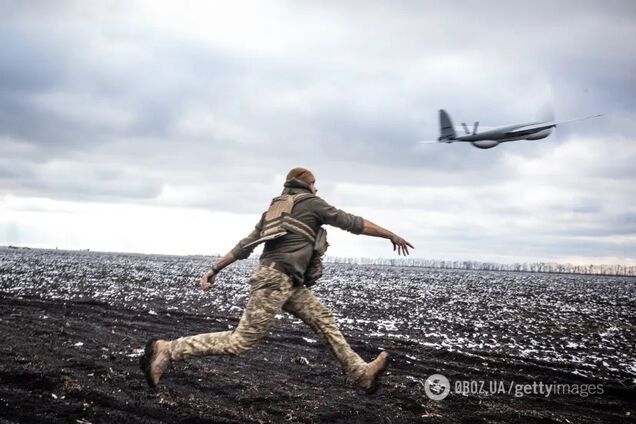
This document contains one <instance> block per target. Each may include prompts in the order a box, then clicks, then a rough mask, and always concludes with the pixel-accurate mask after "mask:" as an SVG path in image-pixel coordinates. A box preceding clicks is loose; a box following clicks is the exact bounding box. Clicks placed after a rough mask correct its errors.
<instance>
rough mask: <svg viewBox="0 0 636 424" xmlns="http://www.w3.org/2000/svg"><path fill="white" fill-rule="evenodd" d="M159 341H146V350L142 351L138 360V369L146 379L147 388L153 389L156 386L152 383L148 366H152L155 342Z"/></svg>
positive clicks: (155, 339) (153, 339) (154, 339)
mask: <svg viewBox="0 0 636 424" xmlns="http://www.w3.org/2000/svg"><path fill="white" fill-rule="evenodd" d="M157 340H159V339H158V338H156V337H155V338H152V339H150V340H148V343H146V348H145V349H144V354H143V355H142V356H141V357H140V358H139V368H141V370H142V371H143V373H144V376H145V377H146V383H148V387H150V388H151V389H154V388H155V387H157V385H156V384H155V383H154V382H153V381H152V376H151V375H150V365H151V364H152V360H153V359H154V356H155V354H154V351H155V342H156V341H157Z"/></svg>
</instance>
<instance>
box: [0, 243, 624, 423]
mask: <svg viewBox="0 0 636 424" xmlns="http://www.w3.org/2000/svg"><path fill="white" fill-rule="evenodd" d="M210 263H211V259H210V258H208V257H176V256H156V255H130V254H107V253H93V252H64V251H44V250H26V249H19V250H16V249H6V248H0V296H2V298H3V299H2V302H1V303H0V306H1V307H2V309H0V318H1V321H0V328H2V331H3V334H5V339H8V340H10V342H9V343H5V345H4V347H3V348H2V350H1V354H2V356H1V357H0V359H1V360H2V365H0V401H3V402H4V403H5V408H3V411H4V412H0V417H4V418H6V419H9V420H15V421H18V422H22V421H24V419H25V417H29V418H36V419H35V420H36V421H37V420H44V421H47V419H45V418H47V417H48V418H50V419H51V420H53V421H57V420H59V421H64V420H65V419H64V418H63V417H68V416H72V417H75V419H77V420H82V419H86V420H88V421H91V422H94V421H95V422H101V421H103V420H107V418H108V417H110V419H112V417H113V416H117V417H119V419H123V418H126V417H128V418H130V419H131V420H132V421H148V422H153V421H168V422H170V421H179V420H188V419H194V420H195V421H196V420H206V419H209V420H212V421H214V420H216V421H223V420H226V421H227V422H240V421H243V422H245V421H254V422H258V421H261V422H268V421H279V420H280V421H285V420H288V421H292V422H293V421H299V422H315V421H334V420H335V421H338V420H343V422H347V421H348V422H350V421H356V420H358V419H359V420H366V421H369V420H371V421H373V420H376V422H409V421H426V422H453V421H464V420H469V419H474V420H477V421H479V420H482V421H483V422H509V421H510V420H511V419H512V420H516V419H518V418H524V417H525V419H527V420H534V421H548V422H549V421H552V422H598V421H599V419H600V420H601V421H613V420H616V421H622V420H630V419H633V416H632V413H633V408H632V406H631V404H630V403H629V402H628V401H627V398H631V397H632V396H633V395H634V393H635V389H634V387H635V385H636V348H635V346H636V300H635V295H636V279H634V278H621V277H592V276H578V275H556V274H523V273H506V272H484V271H450V270H430V269H422V268H391V267H374V266H355V265H344V264H330V265H328V266H327V272H326V274H325V276H324V277H323V280H322V281H321V282H320V283H319V284H318V285H317V286H316V287H315V288H314V291H315V293H316V294H317V295H318V297H319V298H321V299H322V300H323V301H324V303H326V304H327V305H328V306H329V307H330V308H331V309H332V311H333V312H334V313H335V315H336V316H337V319H338V322H339V323H340V325H341V328H342V329H343V332H344V333H345V334H346V335H347V336H348V337H349V338H350V340H351V342H352V345H353V346H354V347H355V348H356V350H359V351H361V353H362V354H363V356H365V357H367V358H371V357H372V356H374V355H375V354H377V352H378V349H380V348H381V349H386V350H388V351H390V352H391V353H392V354H393V355H392V358H393V359H392V366H391V369H392V373H391V374H388V375H387V376H386V379H385V380H386V381H385V384H384V386H385V387H384V389H385V390H383V391H382V392H380V393H379V394H377V395H376V396H375V397H372V398H369V397H367V396H364V395H359V394H356V393H355V392H351V390H349V389H347V388H345V387H344V386H343V385H342V380H343V379H342V377H341V376H340V375H339V373H338V371H337V367H336V364H335V363H334V361H333V360H332V359H331V358H330V357H329V356H328V353H327V351H326V349H324V348H323V347H322V345H321V342H320V341H319V340H316V338H315V337H314V335H313V334H311V333H310V332H309V331H308V330H307V329H305V328H304V327H303V325H302V324H301V323H300V322H297V321H296V320H294V319H293V318H291V317H288V316H286V315H281V316H280V317H279V318H280V319H279V321H278V325H277V326H276V328H275V329H273V331H272V334H271V336H270V338H268V340H267V341H265V342H264V343H263V345H262V346H259V348H257V349H256V350H255V351H254V352H251V353H250V354H248V356H247V357H245V358H222V359H219V358H214V359H212V360H209V359H204V360H200V361H194V362H192V363H188V364H178V365H175V367H174V369H173V370H171V371H170V372H169V374H167V376H166V379H165V381H164V386H162V388H161V389H160V391H159V392H158V393H153V394H152V395H148V394H147V393H148V391H147V390H146V389H145V388H144V387H143V384H142V383H143V382H142V381H141V377H140V375H138V373H137V371H136V369H135V366H134V365H135V361H136V356H137V355H138V354H139V351H138V349H139V347H141V345H142V344H143V342H144V340H145V339H147V338H148V337H150V336H154V335H157V336H164V337H176V336H179V335H185V334H190V333H197V332H202V331H212V330H214V331H216V330H222V329H227V328H232V327H233V326H235V325H236V321H237V319H238V318H239V317H240V313H241V310H242V308H243V306H244V304H245V302H246V298H247V284H246V280H247V277H248V275H249V273H250V272H251V271H252V270H253V269H254V267H255V266H256V262H255V261H243V262H239V263H236V264H234V265H233V266H232V268H230V269H229V270H227V271H226V272H224V273H223V274H222V275H221V276H220V277H219V279H218V281H217V285H216V287H215V288H213V289H212V290H210V291H208V292H205V293H204V292H201V291H200V290H199V289H198V288H197V283H198V279H199V277H200V275H201V274H202V272H203V271H205V270H206V269H207V268H208V266H209V265H210ZM76 327H77V328H76ZM42 337H44V338H45V340H44V343H43V341H42V340H39V341H40V344H41V345H42V344H43V345H46V346H49V347H48V348H47V349H48V350H44V351H38V350H37V346H38V343H37V342H38V340H34V338H42ZM47 352H49V353H48V354H47ZM52 352H55V353H52ZM93 357H94V358H93ZM91 358H93V359H91ZM66 363H70V364H71V365H72V364H74V363H80V364H81V365H80V366H77V367H73V366H68V367H66V366H65V365H68V364H66ZM55 364H57V366H55ZM76 365H77V364H76ZM263 365H265V366H264V367H263ZM211 367H212V370H211ZM246 368H247V370H246ZM56 369H57V370H58V371H57V373H56V371H55V370H56ZM263 369H269V374H267V373H265V374H264V373H263ZM60 370H62V371H60ZM100 372H105V381H104V382H103V384H102V382H99V384H98V382H97V381H96V378H95V377H94V376H95V375H96V373H98V374H99V373H100ZM210 373H212V374H213V375H216V376H217V377H219V376H220V377H219V380H217V381H206V380H203V381H206V382H205V383H202V379H201V377H203V378H204V379H205V378H207V376H208V374H210ZM434 373H441V374H444V375H446V376H448V377H449V378H450V379H451V380H453V379H456V380H458V379H459V380H470V379H481V380H497V381H499V380H502V381H505V382H513V381H519V382H533V381H537V380H540V381H543V382H544V383H551V382H558V383H569V384H575V383H577V384H583V383H595V384H603V385H604V386H605V387H606V388H607V390H606V391H605V393H604V394H603V395H600V396H595V397H594V396H590V397H587V398H580V397H576V396H574V397H573V396H572V395H570V396H561V397H552V398H545V397H542V396H528V397H524V398H517V397H515V396H510V395H508V396H506V395H503V394H496V395H493V394H469V395H467V396H463V395H459V394H455V393H451V395H450V396H449V397H448V398H447V399H445V400H443V401H439V402H436V401H431V400H427V398H426V396H425V394H424V391H423V387H422V386H423V381H424V380H426V377H427V376H428V375H431V374H434ZM90 374H92V375H93V377H91V376H90ZM199 374H201V375H199ZM197 376H198V377H197ZM109 378H110V379H109ZM29 379H31V380H32V381H31V382H29ZM38 379H40V380H43V381H44V383H43V386H44V387H46V388H45V389H43V390H41V388H39V387H38V384H37V381H39V380H38ZM23 380H25V381H26V382H25V381H23ZM68 381H72V382H74V383H77V385H78V386H79V387H81V388H84V389H77V390H75V391H73V390H69V389H68V387H66V386H68V385H69V384H70V383H68ZM283 382H284V383H286V384H282V383H283ZM290 382H293V383H290ZM189 384H190V385H189ZM202 384H203V386H204V387H199V386H201V385H202ZM192 385H194V386H195V387H192ZM88 387H91V388H92V389H91V390H92V391H91V390H88V389H87V388H88ZM175 387H178V388H180V390H177V393H175V392H174V390H175ZM196 387H199V389H198V390H195V389H196ZM186 388H187V389H186ZM117 390H119V391H117ZM122 390H124V392H125V395H124V394H122ZM325 390H327V393H326V392H325ZM56 391H57V394H56V393H55V392H56ZM113 391H114V392H113ZM316 391H319V392H320V394H317V392H316ZM91 393H92V394H91ZM96 393H97V394H96ZM99 393H102V395H103V396H105V398H106V399H110V400H109V401H107V402H106V404H103V402H102V404H100V403H99V400H98V398H99V397H100V395H98V394H99ZM113 393H116V394H117V395H114V394H113ZM266 393H267V394H269V395H271V396H272V397H271V398H267V396H269V395H266ZM53 395H54V396H56V397H57V399H55V398H53V397H52V396H53ZM62 396H63V397H64V399H60V398H61V397H62ZM86 396H88V398H87V397H86ZM144 396H145V397H144ZM153 396H154V397H153ZM205 396H207V397H210V396H212V397H214V398H215V399H216V401H217V402H219V403H218V404H215V405H213V406H211V405H206V403H205V401H204V400H203V398H204V397H205ZM219 397H220V398H221V400H220V401H219ZM263 397H264V398H266V399H268V400H267V402H263V401H262V400H263V399H262V398H263ZM36 398H37V399H39V402H38V401H36V400H35V399H36ZM43 398H45V399H46V401H45V402H44V403H42V401H41V399H43ZM283 398H284V399H283ZM87 399H88V400H87ZM166 399H169V400H166ZM241 399H244V401H241ZM250 399H251V401H248V400H250ZM258 399H261V401H259V400H258ZM343 400H344V402H343ZM21 402H22V404H21ZM73 402H75V403H73ZM162 402H163V403H162ZM165 402H168V403H170V402H172V403H173V404H174V405H171V404H168V405H166V404H165ZM303 402H304V403H303ZM48 404H51V405H52V406H51V407H50V408H48V407H47V408H48V409H47V408H45V410H46V411H48V412H46V411H45V412H43V411H42V408H44V406H43V405H48ZM66 404H68V405H70V406H68V405H67V406H68V408H63V407H62V406H63V405H66ZM75 404H77V405H81V407H80V406H77V405H76V406H77V408H75V409H74V408H73V407H72V406H73V405H75ZM84 404H88V406H87V407H84ZM96 404H97V406H95V405H96ZM28 405H31V406H28ZM33 405H35V406H33ZM55 405H57V406H58V407H59V408H57V409H56V407H55ZM126 405H137V406H138V408H137V409H135V408H133V407H132V406H131V407H127V406H126ZM232 405H234V406H235V408H233V407H232ZM25 406H28V407H30V408H31V409H30V410H24V407H25ZM308 406H310V407H308ZM163 408H167V409H166V411H164V410H163ZM175 408H176V412H174V413H173V415H170V413H169V412H168V411H169V410H174V409H175ZM210 408H212V409H210ZM236 408H238V410H237V409H236ZM18 410H22V412H17V411H18ZM149 411H150V412H149ZM152 411H154V412H152ZM29 414H30V415H29ZM69 414H70V415H69ZM113 414H115V415H113ZM118 414H119V415H118ZM122 417H123V418H122ZM131 417H132V418H131ZM370 417H373V418H372V419H371V418H370ZM515 417H516V418H515ZM522 421H523V419H522Z"/></svg>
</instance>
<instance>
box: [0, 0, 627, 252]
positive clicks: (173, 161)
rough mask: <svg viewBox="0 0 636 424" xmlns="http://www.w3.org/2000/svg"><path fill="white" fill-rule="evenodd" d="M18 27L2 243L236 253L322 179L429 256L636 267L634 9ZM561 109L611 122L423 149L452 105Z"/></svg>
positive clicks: (1, 84)
mask: <svg viewBox="0 0 636 424" xmlns="http://www.w3.org/2000/svg"><path fill="white" fill-rule="evenodd" d="M0 10H1V11H2V12H1V13H0V245H8V244H12V245H20V246H32V247H51V248H54V247H59V248H66V249H84V248H90V249H91V250H109V251H129V252H146V253H176V254H213V253H225V252H227V251H228V250H229V249H230V248H231V247H233V246H234V244H235V243H236V242H237V241H238V240H239V239H240V238H242V237H243V236H245V235H247V234H248V233H249V232H250V231H251V229H252V228H253V226H254V224H255V223H256V221H257V220H258V218H259V216H260V213H261V212H262V211H263V210H264V209H266V208H267V206H268V203H269V200H270V199H271V198H272V197H273V196H275V195H277V194H278V193H279V192H280V189H281V187H282V183H283V181H284V176H285V174H286V173H287V171H288V170H289V169H290V168H292V167H295V166H304V167H308V168H310V169H311V170H312V171H313V172H314V173H315V175H316V177H317V187H318V190H319V193H318V194H319V195H320V196H322V197H323V198H324V199H325V200H326V201H328V202H329V203H331V204H333V205H335V206H336V207H338V208H341V209H344V210H346V211H348V212H351V213H355V214H359V215H362V216H364V217H365V218H367V219H370V220H372V221H374V222H376V223H378V224H380V225H382V226H385V227H387V228H389V229H391V230H393V231H395V232H396V233H398V234H400V235H402V236H403V237H405V238H406V239H408V240H409V241H410V242H411V243H412V244H414V245H415V246H416V249H415V251H414V252H413V255H414V256H415V257H422V258H437V259H473V260H482V261H498V262H515V261H544V260H547V261H563V262H573V263H623V264H632V265H633V264H636V200H635V199H636V166H635V165H636V137H635V136H634V134H635V133H636V43H635V42H634V41H635V40H636V2H634V1H632V0H626V1H609V2H608V1H606V2H598V1H571V2H568V1H559V2H553V1H534V2H527V1H524V2H510V1H505V2H504V1H500V2H495V1H493V2H482V1H474V2H472V1H465V2H459V1H454V2H432V1H431V2H429V1H421V2H415V1H402V2H400V1H382V2H380V1H376V2H373V1H359V2H356V1H349V2H335V1H334V2H325V1H289V2H285V1H271V2H268V1H254V2H245V1H232V2H229V1H227V2H208V1H201V2H196V1H181V2H175V1H171V2H167V1H166V2H162V1H156V0H152V1H99V2H97V1H95V2H87V1H68V2H60V1H48V0H47V1H24V2H23V1H0ZM548 103H549V104H552V107H553V109H554V112H555V115H556V118H557V120H559V119H562V120H566V119H571V118H576V117H581V116H587V115H593V114H598V113H602V114H603V117H602V118H597V119H592V120H587V121H582V122H579V123H575V124H570V125H567V126H566V125H564V126H562V127H559V128H558V129H557V134H556V137H555V136H554V135H553V136H550V137H549V138H547V139H544V140H539V141H524V142H514V143H507V144H504V145H501V146H498V147H496V148H494V149H489V150H480V149H476V148H474V147H472V146H470V145H468V144H464V143H455V144H438V145H421V144H420V145H418V144H417V143H416V142H417V141H418V140H427V139H435V138H436V137H437V135H438V131H439V130H438V122H437V110H438V109H440V108H445V109H447V110H448V111H449V113H450V114H451V116H452V118H453V119H454V121H455V124H459V123H461V122H463V121H466V122H468V123H469V124H470V123H472V122H473V121H475V120H479V121H480V122H481V124H482V125H484V126H497V125H505V124H510V123H523V122H532V121H533V120H535V118H537V116H538V113H539V111H540V110H541V109H542V108H544V106H545V105H546V104H548ZM329 237H330V241H331V247H330V251H329V254H331V255H335V256H354V257H357V256H368V257H391V256H392V255H393V252H392V250H391V246H390V243H389V242H388V241H385V240H380V239H371V238H366V237H362V236H354V235H352V234H348V233H345V232H343V231H341V230H339V229H332V230H330V231H329Z"/></svg>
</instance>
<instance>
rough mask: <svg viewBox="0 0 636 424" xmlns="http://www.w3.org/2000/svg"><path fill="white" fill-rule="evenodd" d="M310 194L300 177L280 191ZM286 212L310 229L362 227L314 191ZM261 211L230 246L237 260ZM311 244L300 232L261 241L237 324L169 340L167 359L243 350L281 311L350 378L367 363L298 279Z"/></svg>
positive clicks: (259, 231) (258, 232)
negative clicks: (327, 350) (314, 338)
mask: <svg viewBox="0 0 636 424" xmlns="http://www.w3.org/2000/svg"><path fill="white" fill-rule="evenodd" d="M302 193H311V191H310V188H309V185H308V184H307V183H305V182H304V181H301V180H298V179H292V180H291V181H288V182H286V183H285V189H284V191H283V194H291V195H296V194H302ZM291 216H293V217H294V218H295V219H297V220H299V221H301V222H302V223H303V224H304V225H306V226H307V227H309V228H311V229H312V230H313V231H314V232H315V231H317V230H318V228H320V226H322V225H324V224H327V225H334V226H337V227H339V228H342V229H344V230H347V231H349V232H352V233H354V234H360V233H361V232H362V229H363V219H362V218H361V217H359V216H355V215H351V214H348V213H346V212H343V211H341V210H339V209H336V208H334V207H333V206H331V205H329V204H328V203H326V202H325V201H324V200H322V199H321V198H319V197H317V196H307V198H306V199H304V200H303V201H302V202H299V203H298V204H296V205H294V207H293V209H292V212H291ZM264 218H265V213H264V214H263V216H262V217H261V220H260V221H259V223H258V224H257V225H256V227H255V229H254V231H253V232H252V233H251V234H250V235H249V236H247V237H246V238H244V239H243V240H241V241H240V242H239V243H238V244H237V245H236V247H235V248H234V249H232V253H233V255H234V256H235V257H236V258H237V259H244V258H247V257H248V256H249V255H250V253H251V252H252V250H253V249H254V248H255V246H254V244H253V242H254V241H255V240H257V239H258V238H259V237H260V236H261V234H262V230H263V224H264ZM312 253H313V246H312V245H311V244H309V243H307V240H306V239H305V238H303V237H302V236H301V235H298V234H295V233H289V234H287V235H285V236H284V237H280V238H277V239H274V240H269V241H267V242H266V243H265V247H264V249H263V254H262V255H261V257H260V266H259V267H258V269H257V270H256V271H255V272H254V273H253V274H252V276H251V277H250V280H249V284H250V297H249V301H248V304H247V306H246V308H245V311H244V312H243V315H242V317H241V320H240V322H239V324H238V326H237V327H236V328H235V329H234V330H232V331H221V332H215V333H207V334H199V335H196V336H189V337H182V338H179V339H176V340H173V341H171V342H170V359H172V360H180V359H184V358H188V357H193V356H204V355H222V354H230V355H239V354H242V353H245V352H247V351H248V350H250V349H251V348H252V347H254V346H255V345H256V343H257V342H258V341H259V340H260V339H261V338H262V337H263V336H264V335H265V334H266V333H267V331H268V330H269V327H270V325H271V323H272V321H273V320H274V317H275V316H276V314H278V313H279V312H280V311H281V310H283V311H286V312H289V313H290V314H292V315H294V316H296V317H298V318H300V319H301V320H302V321H303V322H304V323H305V324H307V325H308V326H309V327H310V328H311V329H312V330H313V331H315V332H316V333H317V334H318V335H319V336H320V337H321V338H322V339H323V341H325V342H326V344H327V346H329V348H330V350H331V351H332V352H333V354H334V355H335V356H336V358H337V359H338V360H339V361H340V363H341V364H342V366H343V371H344V372H345V373H346V374H347V375H348V376H349V377H351V378H353V379H355V378H356V376H358V375H361V374H362V373H364V372H365V369H366V367H367V363H366V362H365V361H364V360H363V359H362V358H360V356H359V355H358V354H356V353H355V352H354V351H353V350H352V349H351V347H350V346H349V344H348V343H347V341H346V340H345V338H344V336H343V335H342V333H341V332H340V330H339V329H338V325H337V324H336V321H335V319H334V317H333V315H332V314H331V312H330V311H329V310H328V309H327V308H326V307H325V306H324V305H323V304H322V303H321V302H320V301H319V300H318V298H316V296H314V294H313V293H312V292H311V291H310V290H309V289H308V288H307V287H306V286H305V285H304V284H303V276H304V273H305V270H306V268H307V266H308V264H309V262H310V260H311V257H312Z"/></svg>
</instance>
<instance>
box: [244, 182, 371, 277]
mask: <svg viewBox="0 0 636 424" xmlns="http://www.w3.org/2000/svg"><path fill="white" fill-rule="evenodd" d="M299 193H311V190H310V188H309V185H308V184H306V183H305V182H303V181H300V180H298V179H293V180H291V181H289V182H287V183H285V189H284V190H283V193H282V194H299ZM264 216H265V213H263V215H262V216H261V219H260V221H259V222H258V223H257V224H256V227H255V228H254V231H252V232H251V233H250V235H248V236H247V237H245V238H244V239H243V240H241V241H240V242H238V244H237V245H236V246H235V247H234V249H232V254H233V255H234V257H235V258H236V259H245V258H247V257H248V256H249V255H250V254H251V253H252V251H253V250H254V248H255V247H256V246H249V247H245V246H246V245H248V244H250V243H252V242H253V241H255V240H257V239H259V238H260V233H261V228H262V225H263V218H264ZM291 216H292V217H293V218H296V219H298V220H300V221H302V222H303V223H304V224H306V225H308V226H310V227H311V229H312V230H314V232H316V231H318V228H320V226H322V225H325V224H326V225H333V226H334V227H338V228H342V229H343V230H346V231H349V232H351V233H353V234H360V233H361V232H362V229H363V222H364V220H363V219H362V218H361V217H359V216H356V215H352V214H349V213H346V212H344V211H342V210H340V209H336V208H335V207H333V206H331V205H330V204H329V203H327V202H325V201H324V200H323V199H321V198H320V197H318V196H312V197H309V198H307V199H303V200H301V201H299V202H298V203H297V204H296V205H294V208H293V209H292V211H291ZM313 249H314V247H313V245H311V244H309V242H308V241H307V240H306V239H305V238H303V237H302V236H300V235H297V234H293V233H288V234H286V235H285V236H283V237H280V238H277V239H274V240H269V241H267V242H265V247H264V248H263V254H262V255H261V257H260V262H261V263H262V264H264V265H270V264H271V263H272V262H275V263H276V265H277V268H279V269H280V270H281V271H283V272H284V273H285V274H287V275H289V276H290V277H291V278H292V279H293V281H294V283H295V284H302V282H303V280H304V275H305V271H306V269H307V266H308V265H309V261H310V259H311V256H312V254H313Z"/></svg>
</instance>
